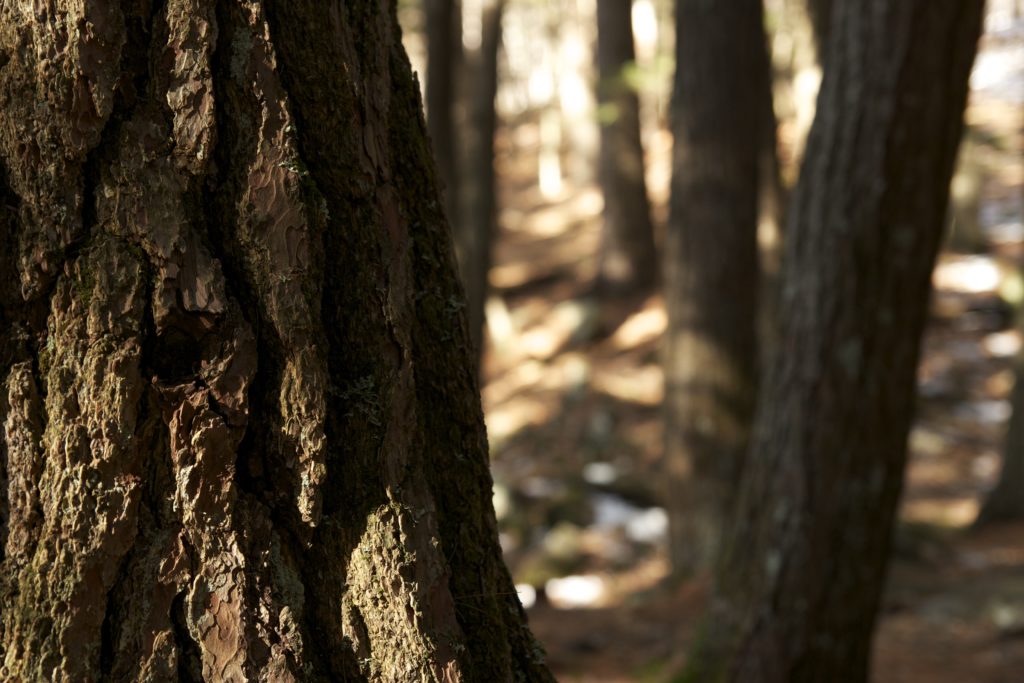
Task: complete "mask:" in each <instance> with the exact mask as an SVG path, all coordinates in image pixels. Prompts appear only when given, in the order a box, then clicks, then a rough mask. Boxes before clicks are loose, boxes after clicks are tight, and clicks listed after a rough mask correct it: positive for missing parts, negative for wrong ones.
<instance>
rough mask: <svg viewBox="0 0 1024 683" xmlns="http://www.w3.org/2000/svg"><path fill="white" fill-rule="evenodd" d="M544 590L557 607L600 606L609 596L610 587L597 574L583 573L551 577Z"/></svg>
mask: <svg viewBox="0 0 1024 683" xmlns="http://www.w3.org/2000/svg"><path fill="white" fill-rule="evenodd" d="M544 592H545V593H546V594H547V596H548V600H550V601H551V604H552V605H554V606H555V607H558V608H559V609H572V608H575V607H600V606H601V605H602V603H603V602H604V601H605V598H606V597H607V594H608V589H607V588H606V587H605V580H604V579H603V578H602V577H600V576H598V575H596V574H583V575H575V576H563V577H562V578H558V579H549V580H548V582H547V583H546V584H545V585H544Z"/></svg>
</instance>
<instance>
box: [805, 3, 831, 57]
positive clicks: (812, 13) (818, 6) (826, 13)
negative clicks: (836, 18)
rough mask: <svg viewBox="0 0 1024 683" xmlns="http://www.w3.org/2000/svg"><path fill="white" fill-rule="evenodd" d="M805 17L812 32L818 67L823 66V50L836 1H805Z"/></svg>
mask: <svg viewBox="0 0 1024 683" xmlns="http://www.w3.org/2000/svg"><path fill="white" fill-rule="evenodd" d="M806 1H807V16H808V17H809V18H810V20H811V28H812V29H813V31H814V46H815V50H816V51H817V53H818V65H819V66H821V67H822V68H824V66H825V50H826V46H827V45H828V34H829V30H830V28H831V23H832V8H833V6H834V5H835V4H836V2H837V0H806Z"/></svg>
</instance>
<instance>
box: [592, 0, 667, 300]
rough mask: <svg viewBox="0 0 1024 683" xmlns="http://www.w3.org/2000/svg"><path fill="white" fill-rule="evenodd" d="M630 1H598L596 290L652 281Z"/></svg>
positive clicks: (653, 255) (654, 270)
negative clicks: (600, 205) (600, 226)
mask: <svg viewBox="0 0 1024 683" xmlns="http://www.w3.org/2000/svg"><path fill="white" fill-rule="evenodd" d="M631 7H632V2H631V0H598V3H597V70H598V79H599V80H598V87H597V99H598V104H599V110H598V117H599V119H600V121H601V154H600V162H599V163H600V181H601V189H602V191H603V193H604V231H603V233H602V238H603V241H602V245H601V255H600V266H599V274H598V277H599V280H598V287H599V290H600V291H602V292H609V293H621V292H628V291H643V290H646V289H649V288H650V287H652V286H653V285H654V284H655V283H656V282H657V280H658V270H659V268H658V255H657V251H656V249H655V246H654V226H653V224H652V223H651V207H650V204H649V202H648V200H647V183H646V181H645V179H644V150H643V146H642V145H641V143H640V100H639V98H638V97H637V93H636V90H635V89H634V88H633V87H632V86H631V85H630V83H629V79H628V70H629V69H630V68H631V67H634V66H635V61H636V56H635V54H634V46H633V29H632V26H633V25H632V19H631Z"/></svg>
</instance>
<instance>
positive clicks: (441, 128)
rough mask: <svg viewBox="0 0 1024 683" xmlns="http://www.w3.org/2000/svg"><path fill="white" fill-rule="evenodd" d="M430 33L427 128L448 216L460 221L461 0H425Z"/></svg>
mask: <svg viewBox="0 0 1024 683" xmlns="http://www.w3.org/2000/svg"><path fill="white" fill-rule="evenodd" d="M424 9H425V15H426V24H427V27H426V36H427V87H426V99H427V130H428V131H429V133H430V141H431V143H432V145H433V150H434V159H435V160H436V161H437V170H438V173H439V174H440V176H441V177H440V181H441V184H442V186H443V189H444V197H445V207H446V208H447V209H448V218H449V220H450V221H451V223H452V224H453V225H455V224H456V218H457V211H458V196H459V187H458V186H459V177H458V158H459V151H458V146H457V145H456V137H455V135H454V129H455V121H456V117H457V114H458V106H457V105H458V102H459V88H458V83H459V77H458V76H459V71H460V66H461V56H462V11H461V7H460V3H459V1H458V0H424Z"/></svg>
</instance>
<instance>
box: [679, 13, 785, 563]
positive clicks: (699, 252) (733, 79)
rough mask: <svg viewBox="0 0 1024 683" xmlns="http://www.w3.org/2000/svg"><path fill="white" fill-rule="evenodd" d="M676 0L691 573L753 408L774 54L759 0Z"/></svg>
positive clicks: (682, 435)
mask: <svg viewBox="0 0 1024 683" xmlns="http://www.w3.org/2000/svg"><path fill="white" fill-rule="evenodd" d="M676 7H677V18H676V24H677V33H676V35H677V36H678V38H677V43H676V44H677V52H676V64H677V68H676V81H675V93H674V101H673V111H672V114H673V124H672V125H673V132H674V134H675V147H674V149H673V161H672V200H671V206H670V214H669V224H668V231H667V235H666V254H665V273H666V287H665V299H666V306H667V308H668V320H669V322H668V332H667V334H666V340H665V381H666V397H665V410H666V413H665V433H666V439H665V458H666V467H667V472H668V480H667V484H668V486H669V487H670V488H669V493H668V495H667V500H668V501H669V507H670V534H671V536H670V548H671V558H672V565H673V568H674V569H675V571H677V572H682V573H687V572H692V571H695V570H697V569H700V568H704V567H706V566H707V565H708V564H709V563H710V560H711V559H712V556H713V553H714V549H715V545H716V540H717V538H718V537H719V535H720V532H721V525H722V521H723V516H724V512H725V505H726V502H727V501H728V500H729V499H730V497H731V495H732V491H733V489H734V488H735V484H736V481H737V477H738V474H739V469H740V465H741V462H742V459H743V455H744V452H745V451H746V448H747V442H748V436H749V431H750V422H751V419H752V414H753V408H754V397H755V391H756V389H755V386H756V376H755V375H756V366H757V358H756V355H757V333H756V328H757V319H758V312H757V301H758V296H757V292H758V285H759V279H760V277H759V268H758V250H757V221H758V187H759V172H758V171H759V162H760V160H761V155H762V150H763V145H762V144H761V137H762V133H763V132H764V129H765V126H764V121H763V117H764V112H765V105H764V103H763V101H762V100H763V98H765V97H767V96H768V93H769V90H768V85H767V81H768V78H769V67H768V55H767V52H766V50H765V38H764V29H763V19H762V9H761V3H760V1H759V0H742V1H737V2H730V3H707V2H704V1H703V0H679V2H678V3H677V6H676ZM769 106H770V105H769Z"/></svg>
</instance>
